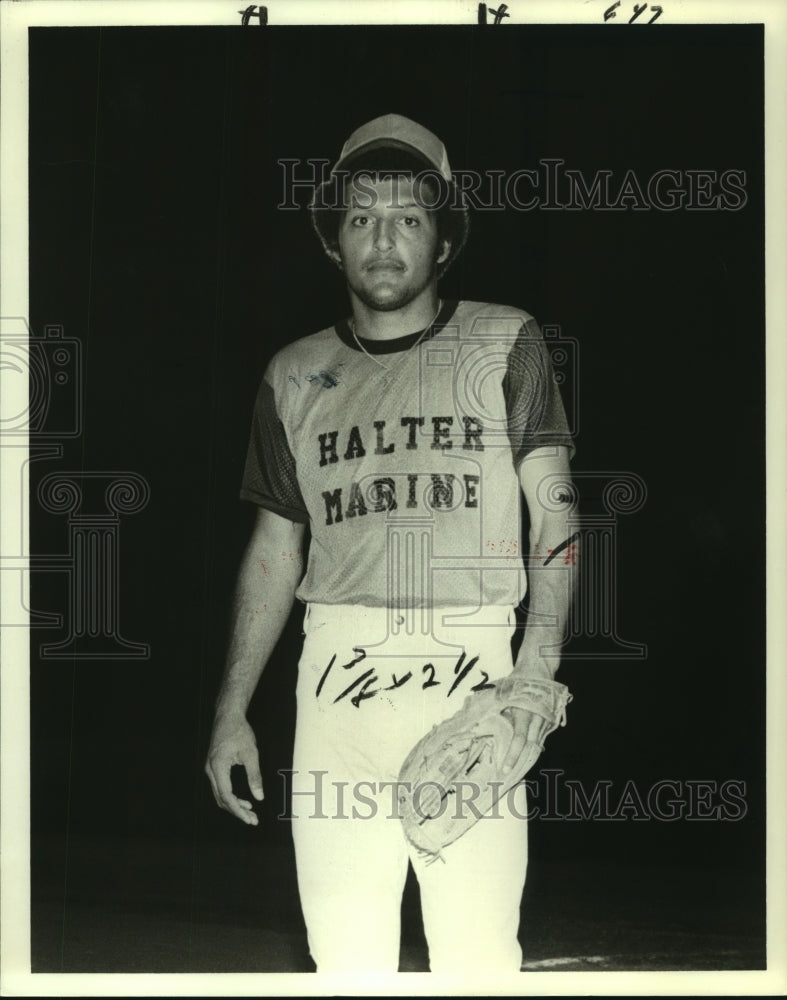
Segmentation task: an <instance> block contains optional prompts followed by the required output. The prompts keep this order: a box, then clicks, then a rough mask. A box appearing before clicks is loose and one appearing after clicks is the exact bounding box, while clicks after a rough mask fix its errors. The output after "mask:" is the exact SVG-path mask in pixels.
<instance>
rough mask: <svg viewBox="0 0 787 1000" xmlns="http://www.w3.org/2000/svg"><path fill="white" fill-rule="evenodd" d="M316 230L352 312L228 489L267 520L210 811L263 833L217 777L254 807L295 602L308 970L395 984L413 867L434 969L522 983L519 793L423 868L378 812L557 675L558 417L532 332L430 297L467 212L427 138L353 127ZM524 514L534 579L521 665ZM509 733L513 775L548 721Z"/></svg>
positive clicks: (519, 720)
mask: <svg viewBox="0 0 787 1000" xmlns="http://www.w3.org/2000/svg"><path fill="white" fill-rule="evenodd" d="M312 211H313V221H314V225H315V228H316V230H317V232H318V235H319V236H320V238H321V240H322V242H323V245H324V247H325V249H326V252H327V254H328V256H329V257H330V258H331V259H332V260H333V262H334V263H335V264H337V265H338V267H339V268H340V269H341V270H342V272H343V274H344V277H345V280H346V282H347V288H348V292H349V297H350V303H351V307H352V315H351V317H350V318H349V319H347V320H342V321H340V322H339V323H337V324H336V325H335V326H332V327H329V328H327V329H325V330H322V331H320V332H319V333H317V334H314V335H313V336H309V337H305V338H304V339H302V340H299V341H296V342H295V343H293V344H291V345H289V346H288V347H286V348H285V349H283V350H282V351H280V352H279V353H278V354H277V355H276V356H275V357H274V358H273V360H272V361H271V363H270V365H269V367H268V370H267V371H266V373H265V376H264V378H263V381H262V384H261V387H260V392H259V395H258V397H257V402H256V407H255V413H254V420H253V426H252V430H251V439H250V443H249V451H248V458H247V464H246V470H245V474H244V480H243V488H242V491H241V496H242V497H243V498H244V499H247V500H251V501H253V502H255V503H256V504H258V505H259V512H258V518H257V523H256V527H255V529H254V532H253V535H252V538H251V540H250V542H249V545H248V549H247V552H246V554H245V558H244V560H243V563H242V567H241V571H240V578H239V583H238V589H237V596H236V603H235V611H234V623H233V631H232V639H231V644H230V650H229V654H228V660H227V666H226V671H225V676H224V681H223V684H222V688H221V691H220V694H219V697H218V701H217V708H216V719H215V725H214V730H213V735H212V739H211V746H210V751H209V756H208V762H207V764H206V771H207V774H208V776H209V778H210V781H211V785H212V788H213V792H214V795H215V797H216V801H217V802H218V804H219V805H220V806H222V808H225V809H227V810H228V811H229V812H231V813H232V814H233V815H235V816H237V817H238V818H239V819H241V820H243V821H244V822H246V823H249V824H252V825H253V824H256V822H257V818H256V816H255V814H254V812H253V811H252V804H251V803H250V802H248V801H244V800H242V799H239V798H238V797H237V796H235V795H234V794H233V792H232V788H231V784H230V768H231V766H232V765H233V764H241V765H243V766H244V767H245V768H246V772H247V775H248V778H249V784H250V787H251V791H252V795H253V796H254V798H255V799H258V800H261V799H262V797H263V792H262V783H261V779H260V770H259V762H258V756H257V748H256V744H255V739H254V735H253V732H252V729H251V727H250V726H249V723H248V721H247V720H246V710H247V707H248V704H249V700H250V698H251V696H252V693H253V691H254V689H255V687H256V685H257V682H258V680H259V677H260V674H261V672H262V670H263V668H264V666H265V664H266V662H267V660H268V659H269V657H270V655H271V653H272V651H273V649H274V647H275V645H276V642H277V639H278V638H279V635H280V633H281V630H282V628H283V626H284V623H285V621H286V620H287V617H288V615H289V612H290V610H291V607H292V604H293V601H294V599H295V598H296V597H297V598H299V599H300V600H301V601H303V602H304V603H305V604H306V615H305V624H304V632H305V640H304V648H303V653H302V656H301V659H300V663H299V667H298V679H297V699H298V714H297V724H296V735H295V755H294V765H293V767H294V774H293V789H292V791H293V807H292V824H293V837H294V842H295V850H296V862H297V869H298V884H299V891H300V896H301V903H302V906H303V911H304V916H305V920H306V926H307V930H308V937H309V946H310V950H311V953H312V956H313V958H314V960H315V962H316V964H317V969H318V971H396V970H397V968H398V958H399V930H400V927H399V922H400V908H401V896H402V890H403V887H404V881H405V877H406V873H407V867H408V863H411V864H412V865H413V867H414V869H415V872H416V874H417V876H418V880H419V884H420V891H421V905H422V910H423V917H424V927H425V931H426V935H427V940H428V944H429V956H430V968H431V969H432V970H433V971H442V972H461V971H462V970H464V969H470V970H475V971H477V970H479V969H486V970H489V971H493V970H494V971H517V970H518V969H519V967H520V964H521V950H520V946H519V944H518V941H517V929H518V923H519V905H520V900H521V896H522V890H523V887H524V879H525V869H526V863H527V840H526V822H525V819H524V816H525V813H526V805H525V803H524V786H523V785H519V786H517V787H516V794H510V795H509V796H507V797H505V799H504V800H501V803H500V808H499V809H497V808H496V809H495V810H494V811H493V813H491V814H489V815H488V816H485V817H484V818H483V819H482V820H481V821H479V822H478V823H476V824H475V826H473V827H472V829H470V830H469V831H468V832H467V833H466V834H465V835H464V836H463V837H461V838H460V839H459V840H457V841H456V842H455V843H453V844H451V845H450V847H449V848H447V849H446V851H445V863H444V864H440V863H437V864H432V865H428V864H426V863H425V861H424V858H423V857H421V856H420V855H419V854H418V852H417V851H415V850H414V849H413V848H412V847H411V846H410V845H409V843H408V841H407V840H406V838H405V836H404V834H403V830H402V826H401V823H400V822H399V820H398V818H397V815H396V809H395V806H396V797H395V794H394V793H393V790H394V789H395V782H396V780H397V777H398V775H399V770H400V767H401V765H402V762H403V760H404V759H405V757H406V756H407V754H408V752H409V750H410V749H411V748H412V746H413V745H414V744H415V743H416V741H417V740H418V739H419V738H420V737H421V736H423V735H424V733H426V732H427V731H428V730H429V729H430V728H431V727H432V726H433V725H435V724H436V723H438V722H440V721H441V720H443V719H445V718H447V717H448V716H450V715H452V714H453V713H454V712H455V711H456V710H457V709H459V708H460V707H461V705H462V703H463V701H464V699H465V698H466V697H467V696H468V695H470V696H471V697H472V696H473V695H474V694H475V693H477V692H479V691H484V690H488V689H489V688H491V687H494V685H495V682H496V681H497V680H499V679H500V678H502V677H504V676H506V675H507V674H509V673H511V671H512V669H513V670H514V671H518V672H519V673H520V674H521V675H523V676H534V677H539V678H546V679H552V678H553V676H554V673H555V671H556V669H557V666H558V660H559V645H560V642H561V640H562V638H563V632H564V628H565V623H566V619H567V614H568V609H569V603H570V597H571V574H570V572H566V571H565V570H563V569H562V568H561V564H562V563H563V559H562V558H561V559H560V560H559V561H556V560H554V557H553V556H550V553H554V551H555V550H562V551H563V553H566V552H568V551H569V550H570V549H572V548H573V546H574V545H575V543H573V542H571V541H570V537H569V536H570V530H569V524H568V518H569V515H570V514H571V512H572V504H571V489H570V473H569V466H568V462H569V455H570V451H571V448H572V445H571V440H570V436H569V433H568V429H567V424H566V419H565V414H564V410H563V406H562V403H561V400H560V397H559V393H558V390H557V386H556V384H555V380H554V377H553V374H552V370H551V365H550V360H549V355H548V353H547V350H546V348H545V345H544V343H543V340H542V338H541V334H540V331H539V330H538V327H537V326H536V324H535V322H534V320H533V319H532V317H530V316H529V315H528V314H527V313H524V312H522V311H521V310H518V309H513V308H509V307H507V306H499V305H492V304H480V303H475V302H465V301H463V302H449V301H445V302H444V301H442V300H441V299H440V298H439V296H438V290H437V282H438V278H439V277H440V276H441V275H442V273H444V271H445V269H446V267H447V266H448V265H449V264H450V263H451V261H452V260H453V259H454V258H455V256H456V255H457V254H458V253H459V251H460V250H461V247H462V244H463V242H464V239H465V237H466V234H467V214H466V210H465V208H464V206H463V204H462V202H461V197H460V196H459V193H458V191H457V190H456V188H455V186H454V184H453V181H452V175H451V171H450V167H449V165H448V158H447V155H446V151H445V148H444V146H443V144H442V142H441V141H440V140H439V139H438V138H437V137H436V136H435V135H433V134H432V133H431V132H429V131H428V130H427V129H425V128H423V127H422V126H420V125H418V124H416V123H415V122H412V121H409V120H408V119H406V118H403V117H401V116H399V115H385V116H383V117H382V118H378V119H375V120H374V121H372V122H369V123H367V124H366V125H363V126H361V128H359V129H358V130H357V131H356V132H354V133H353V135H352V136H351V137H350V138H349V139H348V141H347V142H346V143H345V146H344V148H343V150H342V153H341V156H340V158H339V160H338V162H337V163H336V165H335V167H334V169H333V171H332V175H331V178H330V180H329V181H328V182H327V183H326V184H325V185H324V186H323V188H322V189H321V191H320V193H319V196H318V198H316V199H315V204H314V206H313V208H312ZM521 495H524V498H525V501H526V503H527V507H528V511H529V515H530V555H529V565H530V567H531V569H533V570H535V571H534V572H531V574H530V604H529V619H528V621H529V626H528V628H527V629H526V631H525V635H524V639H523V642H522V645H521V648H520V651H519V654H518V657H517V661H516V664H515V665H514V664H512V659H511V644H510V643H511V637H512V634H513V628H514V608H515V606H516V605H518V604H519V603H520V602H521V601H522V599H523V597H524V595H525V588H526V576H525V570H524V563H523V548H522V544H521V539H520V499H521ZM307 526H308V529H309V532H310V549H309V559H308V565H307V567H306V571H305V575H303V567H302V564H301V560H300V556H299V553H300V552H302V551H303V543H304V533H305V531H306V528H307ZM574 555H575V553H573V552H572V559H571V561H572V562H573V558H574ZM549 563H551V566H549V568H547V566H546V564H549ZM536 626H537V627H536ZM507 711H509V712H510V716H511V721H512V724H513V727H514V736H513V739H512V742H511V746H510V749H509V751H508V756H507V760H508V762H509V763H511V764H513V762H514V761H515V760H516V759H517V757H518V756H519V752H520V750H521V749H522V747H523V745H524V742H525V740H526V739H527V737H528V732H529V730H530V727H531V726H534V727H535V726H536V725H537V721H536V720H535V719H533V718H532V717H531V716H530V714H529V713H528V712H526V711H524V710H521V709H510V710H507Z"/></svg>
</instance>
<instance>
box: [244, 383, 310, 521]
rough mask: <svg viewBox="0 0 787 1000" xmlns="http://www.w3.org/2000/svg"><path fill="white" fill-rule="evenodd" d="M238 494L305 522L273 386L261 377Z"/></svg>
mask: <svg viewBox="0 0 787 1000" xmlns="http://www.w3.org/2000/svg"><path fill="white" fill-rule="evenodd" d="M240 497H241V499H242V500H250V501H251V502H252V503H256V504H259V505H260V506H261V507H265V508H266V509H267V510H272V511H273V512H274V513H275V514H281V516H282V517H286V518H289V520H290V521H298V522H300V523H301V524H306V523H307V522H308V521H309V512H308V510H307V509H306V504H305V503H304V500H303V496H302V494H301V489H300V486H299V485H298V477H297V473H296V468H295V458H294V457H293V454H292V452H291V451H290V446H289V444H288V442H287V435H286V434H285V431H284V425H283V424H282V422H281V420H280V418H279V414H278V412H277V410H276V398H275V396H274V392H273V389H272V388H271V386H270V385H269V384H268V382H267V381H266V380H265V379H263V382H262V384H261V386H260V390H259V392H258V393H257V400H256V402H255V404H254V416H253V417H252V422H251V433H250V435H249V448H248V451H247V453H246V467H245V469H244V471H243V481H242V483H241V489H240Z"/></svg>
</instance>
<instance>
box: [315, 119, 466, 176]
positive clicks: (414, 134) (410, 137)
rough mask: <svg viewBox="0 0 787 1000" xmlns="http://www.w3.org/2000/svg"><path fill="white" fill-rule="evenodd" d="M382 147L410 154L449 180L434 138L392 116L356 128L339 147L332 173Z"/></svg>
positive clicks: (441, 149)
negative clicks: (340, 148) (401, 150)
mask: <svg viewBox="0 0 787 1000" xmlns="http://www.w3.org/2000/svg"><path fill="white" fill-rule="evenodd" d="M386 147H387V148H389V149H390V148H393V149H403V150H405V151H407V152H410V153H414V154H415V155H416V156H418V157H420V158H421V159H422V160H425V161H426V163H427V164H428V165H429V166H431V167H434V169H435V170H436V171H437V172H438V173H439V174H441V175H442V176H443V177H444V178H445V179H446V180H447V181H450V180H451V168H450V166H449V165H448V154H447V153H446V151H445V146H444V145H443V144H442V142H441V141H440V140H439V139H438V138H437V136H436V135H435V134H434V133H433V132H430V131H429V129H428V128H424V127H423V125H419V124H418V122H414V121H412V120H411V119H410V118H405V117H404V116H403V115H395V114H390V115H381V116H380V117H379V118H374V119H373V120H372V121H370V122H366V124H365V125H361V126H360V128H357V129H356V130H355V131H354V132H353V134H352V135H351V136H350V138H349V139H348V140H347V142H345V144H344V146H343V147H342V151H341V153H340V154H339V159H338V160H337V161H336V163H335V164H334V166H333V170H332V173H335V172H336V171H337V170H341V169H342V168H343V167H345V166H346V165H347V163H349V162H350V161H351V160H353V159H355V157H356V156H358V155H359V154H361V153H366V152H369V151H370V150H373V149H381V148H386Z"/></svg>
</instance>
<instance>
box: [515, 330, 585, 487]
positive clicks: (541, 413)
mask: <svg viewBox="0 0 787 1000" xmlns="http://www.w3.org/2000/svg"><path fill="white" fill-rule="evenodd" d="M503 393H504V396H505V401H506V416H507V423H508V439H509V441H510V443H511V452H512V457H513V460H514V465H515V466H516V467H518V466H519V463H520V462H521V461H522V459H523V458H524V457H525V456H526V455H527V454H529V453H530V452H531V451H533V450H534V449H535V448H542V447H544V446H547V445H565V446H566V447H568V449H569V452H570V456H571V457H573V455H574V450H575V449H574V441H573V438H572V436H571V433H570V431H569V427H568V421H567V419H566V411H565V409H564V407H563V400H562V399H561V398H560V389H559V388H558V384H557V382H556V380H555V373H554V371H553V368H552V361H551V359H550V356H549V351H548V350H547V346H546V344H545V343H544V338H543V336H542V334H541V330H540V329H539V327H538V324H537V323H536V321H535V320H534V319H532V318H531V319H529V320H527V322H525V323H523V324H522V328H521V330H520V331H519V335H518V337H517V339H516V341H515V343H514V345H513V346H512V348H511V351H510V352H509V355H508V362H507V365H506V373H505V375H504V377H503Z"/></svg>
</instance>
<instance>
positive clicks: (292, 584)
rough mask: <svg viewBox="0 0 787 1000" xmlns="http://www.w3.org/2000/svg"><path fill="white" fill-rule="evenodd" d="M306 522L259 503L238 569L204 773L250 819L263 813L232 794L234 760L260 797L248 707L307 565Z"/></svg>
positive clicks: (224, 803)
mask: <svg viewBox="0 0 787 1000" xmlns="http://www.w3.org/2000/svg"><path fill="white" fill-rule="evenodd" d="M304 528H305V526H304V525H303V524H297V523H295V522H293V521H289V520H287V518H284V517H281V516H280V515H278V514H274V513H273V512H271V511H269V510H265V509H264V508H260V510H259V511H258V514H257V520H256V523H255V525H254V530H253V533H252V536H251V538H250V539H249V543H248V546H247V547H246V551H245V553H244V556H243V560H242V562H241V566H240V571H239V573H238V582H237V586H236V590H235V600H234V604H233V611H232V625H231V632H230V643H229V651H228V653H227V661H226V666H225V669H224V678H223V680H222V683H221V689H220V691H219V695H218V698H217V699H216V715H215V719H214V723H213V732H212V734H211V739H210V749H209V750H208V759H207V761H206V763H205V773H206V774H207V776H208V778H209V779H210V784H211V788H212V789H213V796H214V798H215V799H216V802H217V804H218V805H219V806H221V808H222V809H226V810H227V811H228V812H231V813H232V814H233V816H237V817H238V819H240V820H243V822H244V823H248V824H249V825H251V826H256V825H257V817H256V815H255V814H254V812H253V811H252V804H251V802H248V801H246V800H245V799H239V798H238V797H237V796H236V795H233V792H232V783H231V781H230V769H231V768H232V766H233V765H234V764H240V765H242V766H243V767H245V768H246V775H247V778H248V781H249V787H250V788H251V793H252V795H253V796H254V798H255V799H257V800H258V801H261V800H262V798H263V791H262V777H261V775H260V765H259V757H258V754H257V744H256V741H255V739H254V732H253V730H252V728H251V726H250V725H249V723H248V721H247V719H246V710H247V709H248V707H249V702H250V701H251V697H252V695H253V694H254V690H255V688H256V687H257V683H258V682H259V679H260V676H261V674H262V671H263V669H264V668H265V665H266V663H267V662H268V659H269V657H270V655H271V653H272V652H273V649H274V647H275V645H276V643H277V642H278V639H279V636H280V635H281V632H282V629H283V628H284V625H285V623H286V621H287V618H288V617H289V614H290V610H291V609H292V605H293V601H294V599H295V589H296V587H297V586H298V583H299V582H300V579H301V575H302V571H303V559H302V556H301V552H302V544H303V535H304Z"/></svg>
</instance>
